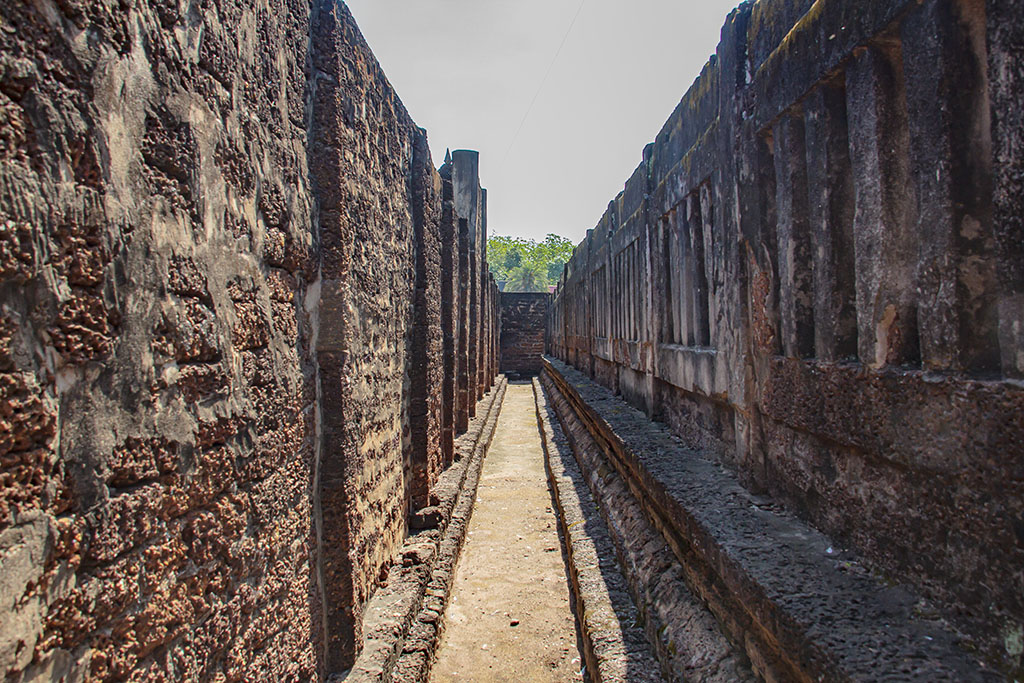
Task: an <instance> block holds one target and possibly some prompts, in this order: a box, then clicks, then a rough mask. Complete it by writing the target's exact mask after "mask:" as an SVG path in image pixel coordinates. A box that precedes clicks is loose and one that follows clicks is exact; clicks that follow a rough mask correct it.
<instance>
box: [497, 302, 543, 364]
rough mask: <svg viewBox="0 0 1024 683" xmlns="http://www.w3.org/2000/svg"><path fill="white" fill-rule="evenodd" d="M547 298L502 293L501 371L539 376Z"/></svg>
mask: <svg viewBox="0 0 1024 683" xmlns="http://www.w3.org/2000/svg"><path fill="white" fill-rule="evenodd" d="M550 299H551V295H550V294H548V293H547V292H539V293H534V292H502V293H501V366H500V371H501V372H504V373H512V374H519V375H537V374H540V371H541V356H542V355H543V354H544V321H545V319H546V316H547V312H548V301H550Z"/></svg>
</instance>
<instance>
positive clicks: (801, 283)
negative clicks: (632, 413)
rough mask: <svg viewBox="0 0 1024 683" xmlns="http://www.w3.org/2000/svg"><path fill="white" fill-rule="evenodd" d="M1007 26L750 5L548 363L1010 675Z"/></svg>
mask: <svg viewBox="0 0 1024 683" xmlns="http://www.w3.org/2000/svg"><path fill="white" fill-rule="evenodd" d="M1017 4H1019V3H1017ZM1011 5H1014V3H1011ZM1020 9H1021V8H1020V7H1016V6H1015V5H1014V6H1013V8H1011V7H1010V5H1008V6H1007V7H1003V6H1002V4H1000V3H984V2H981V1H980V0H925V1H924V2H907V1H903V0H886V1H884V2H873V3H854V2H839V1H838V0H823V1H819V2H815V3H812V2H811V1H810V0H802V1H801V2H796V3H794V2H785V1H783V0H761V1H759V2H755V3H748V4H745V5H743V6H742V7H740V8H738V9H737V10H736V11H734V12H733V13H732V14H731V15H730V16H729V17H728V19H727V21H726V23H725V26H724V28H723V31H722V40H721V43H720V44H719V46H718V50H717V52H716V54H715V55H714V56H713V57H712V59H711V60H710V61H709V62H708V64H707V65H706V66H705V67H704V70H703V72H702V73H701V75H700V77H699V78H698V79H697V81H696V82H695V83H694V84H693V86H692V87H691V88H690V89H689V90H688V91H687V92H686V94H685V95H684V96H683V99H682V101H681V102H680V104H679V106H678V107H677V108H676V110H675V112H673V114H672V116H671V117H670V118H669V119H668V121H667V122H666V123H665V125H664V127H663V128H662V130H661V132H660V133H659V134H658V136H657V138H656V139H655V141H654V142H653V143H652V144H650V145H648V146H647V148H646V149H645V150H644V154H643V161H642V163H641V164H640V166H639V167H638V168H637V169H636V171H635V173H634V174H633V176H632V177H631V178H630V179H629V180H628V181H627V183H626V186H625V188H624V190H623V192H622V193H620V194H619V195H618V196H617V197H616V198H615V199H614V200H613V201H612V202H611V204H610V205H609V208H608V211H607V212H606V213H605V215H604V217H603V218H602V220H601V221H600V223H599V224H598V225H597V226H596V227H595V228H594V229H592V230H590V231H589V232H588V234H587V238H586V239H585V240H584V241H583V242H582V243H581V244H580V245H579V246H578V247H577V248H576V251H575V253H574V256H573V258H572V260H571V261H570V263H569V264H568V266H567V268H566V270H565V273H564V275H563V278H562V281H561V283H560V285H559V288H558V291H557V292H556V294H555V296H554V299H553V303H552V306H551V309H550V311H549V314H548V330H549V341H548V344H549V349H550V351H551V352H552V353H553V354H554V355H556V356H558V357H559V358H562V359H564V360H566V361H568V362H569V363H571V364H572V365H574V366H575V367H577V368H579V369H581V370H583V371H585V372H586V373H587V374H589V375H590V376H591V377H593V378H595V379H597V380H598V381H599V382H601V383H602V384H604V385H605V386H608V387H610V388H612V389H614V390H616V391H617V392H619V393H620V394H621V395H622V396H623V397H625V398H626V399H627V400H629V401H630V402H631V403H633V404H634V405H635V406H637V407H639V408H641V409H643V410H645V411H646V412H647V414H648V415H650V416H651V417H652V418H654V419H657V420H660V421H663V422H665V423H666V424H668V425H669V426H670V427H671V428H672V430H673V431H674V432H675V433H676V434H677V435H678V436H679V437H681V438H682V440H683V441H684V442H685V443H686V444H687V445H688V446H690V447H693V448H697V449H700V450H701V451H702V452H704V453H707V454H709V455H711V456H712V457H715V458H717V459H718V460H720V461H721V462H722V463H724V464H726V465H727V466H729V467H731V468H734V469H735V470H736V471H737V472H738V473H739V474H740V476H741V478H742V480H743V481H744V482H745V484H746V485H747V486H749V487H750V488H752V489H754V490H756V491H761V492H766V493H770V494H771V495H772V496H773V497H774V498H775V499H776V500H778V501H780V502H782V503H784V504H785V505H787V506H788V507H789V508H790V509H792V510H794V511H796V512H798V513H799V514H801V515H802V516H804V517H805V518H806V519H809V520H810V521H812V522H813V523H814V524H815V525H816V526H818V527H819V528H820V529H821V530H823V531H825V532H826V533H828V534H830V535H831V536H832V537H833V538H835V539H836V541H837V542H839V543H842V544H845V545H849V546H851V547H853V548H856V549H858V550H859V551H860V552H861V553H862V554H863V555H864V556H865V557H867V558H869V559H870V560H872V561H873V562H874V563H875V565H876V567H878V568H879V569H880V570H881V571H882V572H884V573H885V574H887V575H889V576H891V577H893V578H895V579H897V580H900V581H909V582H911V583H913V584H915V585H916V586H917V587H918V588H919V589H921V590H922V591H923V592H924V593H925V594H926V595H928V596H929V597H930V598H931V599H932V600H934V601H935V603H936V604H938V605H940V606H941V607H942V608H943V610H944V611H945V612H944V613H947V614H951V615H953V616H952V618H953V619H954V621H955V623H956V624H957V625H958V626H959V627H960V628H962V629H963V630H964V632H965V633H966V634H968V640H971V641H973V644H974V645H975V646H976V647H978V648H979V649H980V650H981V651H982V652H984V653H985V655H986V656H987V657H988V658H989V659H990V660H991V661H993V662H995V663H996V664H997V665H998V666H1000V667H1001V668H1003V669H1004V670H1006V671H1013V672H1016V673H1017V674H1018V675H1019V674H1020V671H1021V650H1022V648H1021V646H1020V642H1021V635H1020V634H1021V633H1022V632H1024V602H1022V595H1024V592H1022V591H1021V583H1020V580H1021V578H1020V567H1021V566H1024V540H1022V539H1024V535H1022V533H1021V532H1022V528H1024V527H1022V524H1021V520H1022V519H1024V495H1022V494H1024V490H1022V489H1021V487H1020V472H1021V468H1022V466H1024V445H1022V444H1024V422H1022V416H1024V390H1022V389H1021V384H1020V379H1021V378H1022V376H1024V364H1022V359H1024V343H1022V341H1021V336H1020V330H1021V329H1024V328H1022V320H1024V314H1022V311H1021V308H1020V302H1021V283H1022V282H1024V278H1022V277H1021V268H1022V264H1024V259H1022V256H1021V251H1020V248H1021V247H1020V245H1021V244H1022V243H1024V242H1022V240H1024V234H1022V232H1021V219H1020V216H1021V215H1024V205H1022V197H1024V195H1022V193H1021V192H1020V187H1019V184H1020V178H1021V177H1022V176H1021V172H1020V169H1021V164H1022V163H1024V157H1022V156H1021V146H1020V129H1021V127H1020V125H1019V120H1020V114H1019V111H1020V107H1019V106H1018V104H1017V103H1016V101H1017V100H1019V99H1020V98H1021V96H1022V95H1024V92H1022V91H1021V82H1022V80H1021V73H1022V72H1021V69H1022V67H1021V64H1020V59H1019V55H1020V39H1021V35H1024V30H1022V23H1021V21H1022V20H1021V17H1022V16H1024V14H1022V13H1021V12H1020V11H1019V10H1020ZM1015 98H1016V99H1015Z"/></svg>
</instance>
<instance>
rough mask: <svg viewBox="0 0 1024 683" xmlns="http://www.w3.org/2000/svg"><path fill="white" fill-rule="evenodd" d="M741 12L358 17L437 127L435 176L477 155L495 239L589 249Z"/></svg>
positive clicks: (382, 9)
mask: <svg viewBox="0 0 1024 683" xmlns="http://www.w3.org/2000/svg"><path fill="white" fill-rule="evenodd" d="M738 1H739V0H584V2H583V5H582V7H581V4H580V0H348V6H349V8H350V9H351V10H352V14H353V15H354V16H355V18H356V21H357V22H358V23H359V27H360V28H361V29H362V31H363V35H365V36H366V39H367V41H368V42H369V44H370V47H371V48H372V49H373V51H374V53H375V54H376V55H377V59H378V60H379V61H380V63H381V66H382V67H383V68H384V72H385V73H386V74H387V76H388V79H389V80H390V81H391V83H392V85H394V87H395V89H396V90H397V91H398V94H399V96H400V97H401V98H402V101H403V102H404V103H405V106H406V108H407V109H408V110H409V112H410V114H412V117H413V119H415V121H416V123H417V124H418V125H420V126H422V127H423V128H426V129H427V134H428V136H429V139H430V148H431V151H432V152H433V155H434V161H435V165H440V164H441V162H443V160H444V152H445V149H446V148H451V149H475V150H478V151H479V152H480V175H481V182H482V184H483V185H484V187H486V188H487V189H488V197H487V198H488V229H489V231H490V233H491V234H501V235H515V236H521V237H531V238H535V239H540V238H543V237H544V235H545V234H547V233H549V232H553V233H557V234H559V235H563V236H565V237H568V238H569V239H571V240H572V241H573V242H579V241H580V240H581V239H582V238H583V236H584V234H585V233H586V231H587V229H588V228H592V227H593V226H594V225H595V224H596V223H597V221H598V219H600V217H601V214H602V213H603V212H604V210H605V208H606V207H607V205H608V202H609V201H610V200H611V199H612V198H613V197H614V196H615V195H616V194H617V193H618V192H619V191H620V190H621V189H622V186H623V184H624V183H625V182H626V179H627V178H628V177H629V176H630V174H631V173H632V172H633V169H635V168H636V166H637V164H639V163H640V159H641V154H642V151H643V147H644V145H645V144H647V143H648V142H651V141H652V140H653V139H654V136H655V135H657V133H658V130H659V129H660V128H661V125H662V123H664V121H665V119H667V118H668V116H669V114H671V113H672V110H673V109H674V108H675V105H676V104H677V103H678V102H679V100H680V98H681V97H682V95H683V93H684V92H686V89H687V88H688V87H689V86H690V84H691V83H692V82H693V79H694V78H696V77H697V74H699V73H700V70H701V67H702V66H703V65H704V63H705V62H706V61H707V59H708V56H709V55H711V53H713V52H714V50H715V47H716V46H717V45H718V39H719V34H720V32H721V28H722V24H723V23H724V21H725V17H726V15H727V14H728V13H729V11H730V10H731V9H732V8H733V7H734V6H735V5H736V4H737V3H738ZM577 11H578V14H577ZM574 17H575V18H576V20H575V24H573V23H572V22H573V18H574ZM571 24H572V30H571V31H569V32H568V35H567V34H566V31H567V30H568V29H569V27H570V25H571ZM563 38H565V42H564V45H562V49H561V52H560V54H559V55H558V58H557V59H555V60H554V61H552V60H553V59H554V57H555V54H556V52H557V51H558V49H559V45H561V44H562V40H563ZM549 66H550V73H549V74H548V77H547V80H546V81H544V80H543V79H544V76H545V73H546V72H547V71H548V68H549ZM542 82H543V87H541V83H542ZM538 88H540V90H539V93H538ZM535 94H536V101H535V102H534V103H533V107H532V109H529V108H530V103H531V101H532V100H533V98H534V95H535ZM528 109H529V116H528V117H527V118H526V121H525V123H524V124H523V125H522V128H521V129H520V123H521V122H522V121H523V117H524V115H526V113H527V110H528ZM517 131H518V134H517Z"/></svg>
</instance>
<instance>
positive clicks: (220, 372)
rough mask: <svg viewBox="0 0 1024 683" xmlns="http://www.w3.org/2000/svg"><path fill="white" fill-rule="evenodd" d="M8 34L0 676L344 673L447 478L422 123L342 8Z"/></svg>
mask: <svg viewBox="0 0 1024 683" xmlns="http://www.w3.org/2000/svg"><path fill="white" fill-rule="evenodd" d="M0 29H2V30H0V140H2V141H3V142H2V147H0V257H2V258H0V339H2V341H0V392H2V397H0V464H2V469H0V472H2V473H0V577H2V578H0V671H3V672H4V673H5V675H6V676H7V679H8V680H13V681H17V680H35V679H37V678H40V679H43V680H50V679H53V680H57V679H59V678H60V677H61V676H66V677H67V680H78V679H80V678H89V679H92V680H125V679H128V678H132V679H138V680H142V679H145V680H282V681H284V680H310V679H313V678H316V677H317V676H318V675H323V674H325V673H327V672H330V671H340V670H342V669H344V668H345V667H346V666H347V665H348V664H350V663H351V661H352V658H353V657H354V654H355V650H356V649H357V648H358V639H359V635H360V615H361V611H362V608H363V605H364V604H365V602H366V600H367V597H368V596H369V595H370V594H371V593H372V592H373V591H374V589H375V587H376V586H377V583H378V581H379V579H380V577H381V575H382V572H383V570H384V569H386V567H387V566H388V565H389V564H390V563H391V561H392V556H393V553H394V552H395V551H396V550H397V548H398V547H399V546H400V544H401V542H402V540H403V539H404V537H405V535H406V533H407V531H406V520H407V518H408V516H409V514H410V512H412V511H413V508H414V507H420V506H422V505H426V504H427V503H429V497H430V489H431V486H433V485H434V483H435V482H436V481H437V477H438V474H439V473H440V471H441V469H442V468H443V466H444V463H445V461H444V459H443V457H442V450H441V447H440V434H441V425H442V415H443V403H444V401H445V400H446V399H445V396H444V395H443V393H442V390H441V386H440V385H441V382H440V377H441V373H442V363H443V358H442V345H441V339H442V334H441V330H442V321H441V308H440V302H441V301H442V300H443V297H442V295H441V256H442V252H443V244H444V240H445V239H449V242H450V238H449V237H446V236H444V235H442V233H441V229H440V224H441V212H442V204H441V200H442V197H441V186H440V179H439V177H438V175H437V173H436V172H435V171H434V169H433V168H432V166H431V164H430V155H429V150H428V149H427V146H426V138H425V134H424V133H423V132H422V131H420V130H419V129H418V128H417V127H416V126H415V125H414V124H413V122H412V119H411V118H410V117H409V115H408V114H407V113H406V112H405V109H404V108H403V106H402V104H401V102H400V101H399V99H398V96H397V95H396V94H395V92H394V91H393V90H392V89H391V87H390V85H389V84H388V83H387V80H386V78H385V77H384V75H383V73H382V72H381V70H380V68H379V66H378V65H377V63H376V60H375V59H374V57H373V55H372V53H371V52H370V50H369V48H368V47H367V46H366V44H365V42H364V41H363V39H362V37H361V35H360V34H359V31H358V28H357V27H356V26H355V23H354V22H353V20H352V17H351V16H350V15H349V13H348V10H347V8H346V7H345V6H344V4H343V3H335V2H323V3H321V2H316V3H313V4H312V5H309V4H303V3H295V2H290V1H286V0H260V1H259V2H256V3H249V2H236V1H235V0H208V1H204V2H199V3H192V4H184V5H180V6H179V4H178V3H166V2H156V1H154V2H138V3H129V4H124V5H117V4H111V3H104V2H94V3H74V2H72V3H64V2H62V3H56V4H54V3H49V2H42V3H35V4H32V3H21V2H15V3H7V4H5V5H4V6H3V9H2V10H0ZM472 257H473V258H474V259H476V260H477V261H478V262H482V258H483V256H482V254H481V253H479V249H478V250H477V251H476V252H474V254H473V255H472ZM487 379H489V378H487V377H485V383H487V384H488V385H489V382H487V381H486V380H487ZM448 400H449V401H450V399H448Z"/></svg>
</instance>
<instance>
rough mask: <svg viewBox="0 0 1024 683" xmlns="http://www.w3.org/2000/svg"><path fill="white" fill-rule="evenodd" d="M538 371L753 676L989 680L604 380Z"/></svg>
mask: <svg viewBox="0 0 1024 683" xmlns="http://www.w3.org/2000/svg"><path fill="white" fill-rule="evenodd" d="M545 378H546V380H547V381H548V382H549V384H548V386H549V390H550V391H551V392H552V393H554V392H557V393H559V394H560V395H561V397H562V398H563V399H564V404H565V406H566V409H567V412H571V413H572V415H571V416H567V417H572V418H574V419H577V420H579V421H580V422H581V423H582V424H583V425H585V427H586V431H587V432H588V433H589V436H590V438H591V440H592V443H593V446H592V448H597V449H598V450H600V451H601V453H602V455H603V456H604V457H605V458H606V459H607V462H608V463H610V467H611V468H613V469H614V471H615V473H616V474H617V475H618V476H619V477H621V478H622V480H623V481H624V482H625V483H626V484H627V485H628V488H629V489H630V492H631V494H632V496H633V497H634V499H635V500H636V501H637V503H638V504H639V505H641V506H642V508H643V510H644V512H645V514H646V516H647V518H648V519H649V520H650V522H651V524H652V525H653V526H654V527H656V528H657V529H658V530H659V531H660V532H661V536H662V538H663V539H664V541H665V543H666V544H667V545H668V547H669V548H671V551H672V554H673V555H674V556H675V557H676V558H677V559H678V561H679V563H680V564H681V565H682V567H683V572H682V575H683V578H682V579H681V580H682V581H684V582H685V584H686V585H687V587H688V588H689V589H690V590H691V591H692V592H693V593H694V594H695V595H697V596H699V597H700V599H701V601H702V602H703V603H704V604H705V605H706V606H707V608H708V609H709V610H710V611H711V613H713V614H714V616H715V617H716V619H717V620H718V622H719V623H720V624H721V627H722V631H723V632H724V634H725V635H726V637H727V638H728V639H729V640H730V641H731V643H732V644H733V645H734V646H735V647H736V648H738V649H740V650H742V652H744V653H745V654H746V657H747V658H748V659H749V662H750V665H751V668H752V669H753V672H754V673H755V674H756V675H757V676H758V677H759V678H763V679H765V680H777V681H839V680H844V681H845V680H863V681H878V680H886V681H892V680H900V681H980V680H1000V677H999V676H997V675H996V674H995V673H993V672H991V671H990V670H987V669H985V668H984V666H983V665H982V664H980V663H979V662H977V661H976V660H975V659H974V658H973V657H972V656H970V655H969V654H968V653H966V652H964V651H963V650H961V649H960V647H959V644H958V638H957V637H956V635H955V634H954V632H953V631H952V630H951V629H950V628H949V627H948V625H947V624H946V622H945V621H943V620H942V619H941V618H940V616H938V615H937V614H936V613H935V611H934V610H933V609H931V608H930V607H929V606H928V605H927V604H925V603H924V602H923V601H922V600H920V599H919V598H918V597H917V596H916V595H915V594H914V593H913V592H911V591H910V590H907V589H906V588H904V587H901V586H897V585H892V584H890V583H887V582H886V581H884V580H882V578H880V577H878V576H875V575H873V574H872V573H871V571H870V570H869V569H868V568H866V567H865V566H863V565H862V564H861V563H860V562H858V561H857V559H856V558H855V557H853V556H852V555H851V554H850V553H847V552H844V551H842V550H841V549H839V548H837V547H835V546H834V545H833V544H832V543H831V542H830V541H829V539H828V538H827V537H826V536H824V535H823V534H821V533H819V532H818V531H816V530H814V529H813V528H811V527H810V526H809V525H807V524H806V523H804V522H803V521H801V520H799V519H797V518H796V517H794V516H792V515H790V514H788V513H786V512H785V511H783V510H781V509H780V508H779V507H778V506H776V505H773V504H772V501H770V500H767V499H764V498H761V497H758V496H755V495H753V494H751V493H750V492H748V491H747V490H746V489H744V488H743V487H742V486H741V485H740V484H739V482H738V480H737V478H736V476H735V475H734V474H733V473H731V472H729V471H727V470H726V469H724V468H723V467H721V466H720V465H718V464H716V463H714V462H711V461H710V460H708V459H706V458H704V457H702V456H701V454H700V453H697V452H695V451H693V450H691V449H688V448H686V447H685V446H683V445H682V444H681V443H680V442H679V441H678V440H677V439H676V438H675V437H673V436H672V435H671V434H670V433H669V432H668V431H667V430H666V429H665V428H664V427H663V426H661V425H659V424H657V423H654V422H652V421H650V420H649V419H648V418H647V417H646V415H644V414H643V413H641V412H639V411H637V410H635V409H634V408H632V407H630V406H629V405H627V404H626V403H625V402H624V401H623V400H621V399H620V398H618V397H616V396H615V395H613V394H612V392H610V391H609V390H608V389H606V388H604V387H602V386H600V385H598V384H596V383H595V382H593V381H592V380H590V379H589V378H588V377H586V376H585V375H583V374H582V373H580V372H578V371H576V370H574V369H572V368H571V367H569V366H567V365H565V364H564V363H562V362H560V361H558V360H556V359H551V358H546V359H545Z"/></svg>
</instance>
